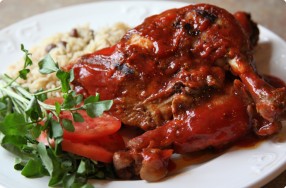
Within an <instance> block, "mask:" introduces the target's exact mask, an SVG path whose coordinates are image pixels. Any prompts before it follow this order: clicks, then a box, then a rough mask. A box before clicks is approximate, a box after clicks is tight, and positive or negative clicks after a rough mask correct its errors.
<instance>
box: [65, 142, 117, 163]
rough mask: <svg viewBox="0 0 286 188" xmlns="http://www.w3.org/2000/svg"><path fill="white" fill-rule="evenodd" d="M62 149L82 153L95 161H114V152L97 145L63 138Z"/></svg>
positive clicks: (77, 153)
mask: <svg viewBox="0 0 286 188" xmlns="http://www.w3.org/2000/svg"><path fill="white" fill-rule="evenodd" d="M62 149H63V150H64V151H67V152H70V153H73V154H76V155H80V156H83V157H86V158H89V159H92V160H95V161H101V162H105V163H110V162H112V157H113V152H111V151H108V150H107V149H105V148H103V147H100V146H97V145H92V144H83V143H76V142H72V141H70V140H66V139H63V141H62Z"/></svg>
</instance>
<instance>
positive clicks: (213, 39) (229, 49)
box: [0, 4, 286, 186]
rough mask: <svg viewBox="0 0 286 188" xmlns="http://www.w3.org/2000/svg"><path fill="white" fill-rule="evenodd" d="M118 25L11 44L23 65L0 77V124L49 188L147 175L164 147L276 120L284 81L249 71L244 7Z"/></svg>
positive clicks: (26, 166)
mask: <svg viewBox="0 0 286 188" xmlns="http://www.w3.org/2000/svg"><path fill="white" fill-rule="evenodd" d="M127 29H128V26H126V25H124V24H119V25H116V26H115V27H114V28H110V29H107V30H104V31H103V32H99V33H95V32H93V31H91V29H90V28H88V27H81V28H75V29H73V30H72V31H71V32H70V33H68V34H59V35H57V36H54V37H52V38H50V39H48V40H46V41H44V42H43V43H41V44H40V46H37V47H36V48H34V49H32V50H31V51H27V50H26V49H25V48H24V46H22V51H23V52H24V53H25V62H24V68H23V67H22V66H21V67H19V64H17V65H14V66H13V67H11V69H10V70H9V71H8V73H9V75H10V76H7V75H4V76H3V77H2V81H1V84H0V90H1V91H2V92H3V96H2V98H1V100H0V115H1V116H0V131H1V132H2V133H3V134H4V135H5V136H4V138H3V140H2V146H4V147H5V148H6V149H8V150H9V151H12V152H14V153H15V154H17V155H19V156H20V157H21V160H20V161H18V163H17V164H16V165H15V168H16V169H20V170H22V174H23V175H25V176H27V177H36V176H43V175H50V176H51V180H50V182H49V186H58V185H63V186H70V185H77V186H78V185H81V186H82V185H85V184H86V183H87V180H88V179H90V178H107V177H108V178H113V177H114V176H115V175H114V173H113V170H114V171H115V173H116V177H119V178H122V179H138V178H140V179H144V180H147V181H158V180H160V179H162V178H164V177H165V176H166V175H167V174H168V173H169V165H170V160H171V157H172V155H173V154H174V153H178V154H187V153H192V152H195V151H199V150H204V149H207V148H223V147H226V146H229V145H231V144H233V143H235V141H237V140H239V139H242V138H243V137H244V136H246V135H247V134H250V133H254V134H255V135H257V136H259V137H268V136H271V135H273V134H276V133H277V132H279V130H280V129H281V120H283V119H285V117H286V112H285V111H286V110H285V108H286V107H285V105H286V104H285V103H286V91H285V88H286V86H285V84H284V82H283V81H281V80H279V79H276V78H273V77H269V76H263V75H260V74H259V73H258V72H257V71H256V68H255V60H254V59H253V50H254V48H255V46H256V44H257V41H258V36H259V30H258V27H257V25H256V23H255V22H253V21H252V20H251V18H250V15H249V14H247V13H244V12H237V13H235V14H234V15H232V14H230V13H229V12H227V11H226V10H224V9H221V8H219V7H216V6H213V5H207V4H198V5H189V6H186V7H182V8H178V9H171V10H167V11H165V12H163V13H161V14H158V15H154V16H151V17H149V18H146V19H145V21H144V22H143V23H142V24H141V25H139V26H137V27H135V28H133V29H130V30H128V31H127ZM125 32H126V34H124V33H125ZM31 53H32V56H31ZM46 54H49V55H47V56H46V57H45V58H44V59H42V58H43V57H44V56H45V55H46ZM54 60H55V61H56V62H57V63H56V62H55V61H54ZM33 61H34V62H36V61H39V64H38V65H39V71H40V73H38V72H37V71H38V68H37V66H38V65H36V64H32V62H33ZM258 63H259V62H258ZM15 70H17V71H15ZM14 78H15V79H14ZM18 78H22V80H20V81H19V79H18ZM16 80H17V81H19V82H18V83H16V82H15V81H16ZM20 84H21V85H20ZM23 87H27V88H28V90H25V89H24V88H23ZM41 89H43V90H41ZM47 96H49V97H50V98H48V99H47ZM23 123H24V124H25V126H22V125H23ZM126 130H127V131H126ZM128 130H129V131H130V132H129V133H132V134H128ZM126 133H127V134H128V135H126ZM111 165H113V166H112V167H111ZM35 166H37V169H36V170H33V168H32V167H35Z"/></svg>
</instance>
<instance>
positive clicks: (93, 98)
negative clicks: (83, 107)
mask: <svg viewBox="0 0 286 188" xmlns="http://www.w3.org/2000/svg"><path fill="white" fill-rule="evenodd" d="M98 101H99V94H98V93H96V95H93V96H89V97H87V98H86V99H85V100H84V104H88V103H95V102H98Z"/></svg>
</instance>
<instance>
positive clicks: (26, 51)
mask: <svg viewBox="0 0 286 188" xmlns="http://www.w3.org/2000/svg"><path fill="white" fill-rule="evenodd" d="M21 50H22V51H23V52H24V53H25V63H24V69H25V68H26V67H28V66H29V65H32V64H33V62H32V60H31V58H30V57H29V55H31V54H30V53H29V51H28V50H26V49H25V47H24V45H23V44H21Z"/></svg>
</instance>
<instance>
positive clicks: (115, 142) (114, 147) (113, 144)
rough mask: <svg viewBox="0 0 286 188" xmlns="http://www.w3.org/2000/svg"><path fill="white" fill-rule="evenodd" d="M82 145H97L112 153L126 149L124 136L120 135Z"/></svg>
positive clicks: (116, 134)
mask: <svg viewBox="0 0 286 188" xmlns="http://www.w3.org/2000/svg"><path fill="white" fill-rule="evenodd" d="M81 143H84V144H91V145H97V146H100V147H103V148H105V149H107V150H108V151H111V152H116V151H119V150H123V149H125V142H124V140H123V138H122V136H121V135H119V134H118V133H115V134H112V135H108V136H104V137H100V138H97V139H94V140H90V141H85V142H81Z"/></svg>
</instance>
